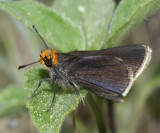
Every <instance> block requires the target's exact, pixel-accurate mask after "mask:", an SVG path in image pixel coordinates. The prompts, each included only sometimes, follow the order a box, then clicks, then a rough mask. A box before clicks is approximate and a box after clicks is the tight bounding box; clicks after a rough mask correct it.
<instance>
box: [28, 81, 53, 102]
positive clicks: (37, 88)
mask: <svg viewBox="0 0 160 133" xmlns="http://www.w3.org/2000/svg"><path fill="white" fill-rule="evenodd" d="M43 81H46V82H49V83H53V79H52V78H44V79H41V81H40V82H39V84H38V87H37V89H36V90H35V91H34V92H33V93H32V95H31V96H30V97H29V98H28V99H27V100H29V99H31V98H32V97H33V96H34V95H35V93H36V92H37V91H38V89H39V88H40V86H41V84H42V82H43Z"/></svg>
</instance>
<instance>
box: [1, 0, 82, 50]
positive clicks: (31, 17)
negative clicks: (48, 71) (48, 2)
mask: <svg viewBox="0 0 160 133" xmlns="http://www.w3.org/2000/svg"><path fill="white" fill-rule="evenodd" d="M0 8H2V9H4V10H5V11H8V12H9V13H10V14H11V15H13V16H14V17H16V18H17V19H19V20H20V21H22V22H24V23H25V24H26V25H28V26H30V27H31V26H32V25H33V24H34V25H35V26H36V27H37V29H38V31H39V32H40V34H41V35H42V36H43V37H44V38H45V39H46V40H47V41H48V42H49V43H50V44H51V45H52V46H53V48H57V49H59V50H61V51H65V52H66V51H71V50H83V49H84V47H85V43H84V40H83V38H82V33H81V32H80V30H79V29H78V28H77V27H75V26H74V25H72V24H71V23H70V22H69V21H68V20H66V19H65V20H64V19H63V18H62V17H61V16H60V15H58V14H57V13H55V12H54V11H53V10H51V9H49V8H47V7H45V6H44V5H42V4H40V3H38V2H35V1H20V2H18V1H14V2H4V1H0Z"/></svg>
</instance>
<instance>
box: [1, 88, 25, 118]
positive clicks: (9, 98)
mask: <svg viewBox="0 0 160 133" xmlns="http://www.w3.org/2000/svg"><path fill="white" fill-rule="evenodd" d="M26 99H27V95H26V94H25V92H24V90H23V89H22V88H19V87H16V86H10V87H7V88H5V89H4V90H2V91H0V117H2V116H5V115H9V114H12V113H18V112H20V111H22V110H23V111H24V109H25V106H26Z"/></svg>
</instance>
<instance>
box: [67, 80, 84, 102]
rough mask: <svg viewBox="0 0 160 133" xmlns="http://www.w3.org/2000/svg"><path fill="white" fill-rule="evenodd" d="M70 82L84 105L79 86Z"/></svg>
mask: <svg viewBox="0 0 160 133" xmlns="http://www.w3.org/2000/svg"><path fill="white" fill-rule="evenodd" d="M70 84H71V85H72V86H73V87H74V88H75V89H76V90H77V92H78V94H79V96H80V98H81V100H82V102H83V104H84V105H85V103H84V100H83V97H82V94H81V92H80V88H79V86H77V84H75V83H74V82H70Z"/></svg>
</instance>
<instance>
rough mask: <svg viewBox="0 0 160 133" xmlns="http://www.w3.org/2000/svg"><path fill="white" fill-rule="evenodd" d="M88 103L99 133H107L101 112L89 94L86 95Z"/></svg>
mask: <svg viewBox="0 0 160 133" xmlns="http://www.w3.org/2000/svg"><path fill="white" fill-rule="evenodd" d="M88 101H89V103H90V105H91V107H92V110H93V113H94V115H95V118H96V122H97V126H98V130H99V133H107V130H106V126H105V122H104V116H103V112H102V110H101V109H100V107H99V106H98V104H97V102H96V101H95V99H94V98H93V96H92V95H91V94H88Z"/></svg>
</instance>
